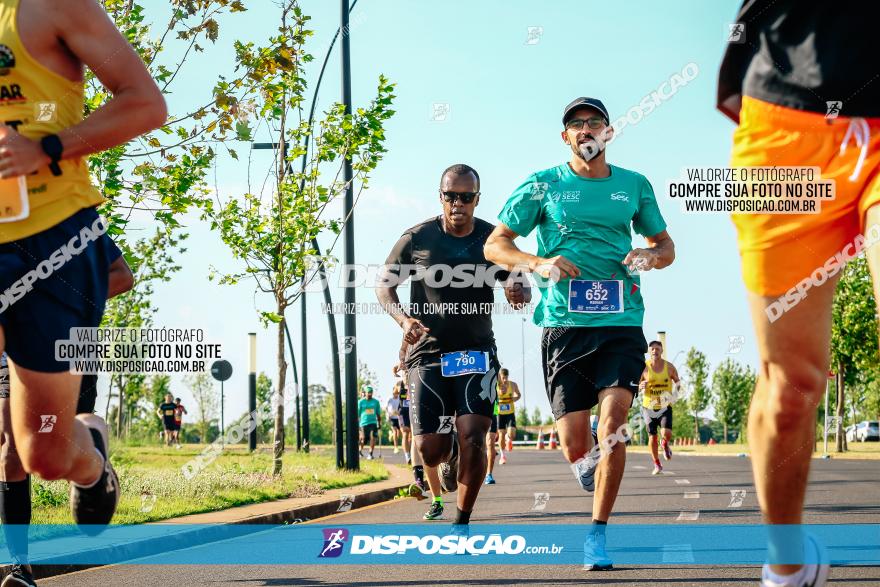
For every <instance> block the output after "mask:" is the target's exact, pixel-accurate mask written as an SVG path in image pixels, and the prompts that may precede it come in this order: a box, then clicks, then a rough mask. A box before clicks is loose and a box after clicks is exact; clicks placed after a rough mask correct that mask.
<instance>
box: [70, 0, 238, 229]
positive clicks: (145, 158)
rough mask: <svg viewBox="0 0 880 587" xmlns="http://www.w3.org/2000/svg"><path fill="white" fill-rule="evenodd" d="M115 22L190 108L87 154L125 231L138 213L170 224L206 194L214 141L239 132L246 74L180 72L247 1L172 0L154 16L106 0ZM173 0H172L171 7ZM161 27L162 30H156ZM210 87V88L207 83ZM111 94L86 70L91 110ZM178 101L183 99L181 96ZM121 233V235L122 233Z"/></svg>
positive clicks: (131, 2)
mask: <svg viewBox="0 0 880 587" xmlns="http://www.w3.org/2000/svg"><path fill="white" fill-rule="evenodd" d="M101 2H102V4H103V5H104V9H105V10H106V11H107V14H108V15H109V16H110V18H112V19H113V21H114V22H115V23H116V26H117V28H118V29H119V30H120V31H121V32H122V34H123V35H124V36H125V37H126V39H127V40H128V42H129V43H130V44H131V46H132V47H133V48H134V50H135V51H136V52H137V53H138V54H139V55H140V56H141V58H142V59H143V61H144V63H145V64H146V66H147V69H148V70H149V72H150V75H151V76H152V77H153V78H154V79H155V80H156V82H157V83H158V85H159V89H160V90H161V91H162V93H163V94H166V95H172V94H173V95H174V96H175V97H181V96H185V97H187V98H188V101H189V103H188V107H184V108H183V109H182V110H181V111H178V112H171V113H169V119H168V122H167V123H166V124H165V126H163V127H161V128H160V129H158V130H156V131H153V132H150V133H147V134H145V135H143V136H141V137H139V138H138V139H135V140H132V141H130V142H129V143H127V144H125V145H120V146H119V147H115V148H113V149H109V150H107V151H103V152H101V153H95V154H93V155H91V156H90V157H89V168H90V170H91V172H92V173H93V174H94V175H95V176H96V178H97V180H98V186H99V187H100V189H101V191H102V193H103V195H104V197H105V198H107V203H106V204H105V205H103V206H102V207H101V208H100V211H101V213H102V214H103V215H104V216H105V217H107V218H108V219H109V220H110V224H111V226H112V227H113V230H114V231H116V232H117V233H119V232H120V231H122V230H123V228H124V227H125V226H126V225H127V224H128V223H129V221H130V219H131V217H132V215H133V214H144V213H146V214H148V215H150V216H151V217H152V218H154V219H155V220H156V221H158V222H159V225H160V227H161V228H162V229H164V230H171V229H173V228H176V227H177V226H179V221H178V218H179V216H180V215H182V214H183V213H185V212H186V211H187V210H188V209H189V208H190V207H191V206H193V205H194V204H196V203H198V202H200V201H201V200H202V199H203V197H204V195H205V192H204V189H203V188H204V184H205V178H206V174H207V171H208V170H209V169H210V167H211V165H212V163H213V161H214V157H215V152H214V150H213V148H212V147H211V146H210V144H211V143H210V142H209V141H211V142H219V144H223V143H224V141H225V140H226V139H228V138H237V135H238V133H237V132H236V128H235V127H236V115H237V110H236V107H239V106H240V104H239V101H238V100H237V98H236V96H235V95H234V92H235V91H236V90H237V89H238V88H240V87H242V86H243V85H245V82H246V76H245V75H243V74H242V75H239V76H237V77H235V78H234V79H232V80H227V79H226V78H225V77H223V76H220V77H219V79H218V81H217V82H216V84H214V87H213V88H212V87H211V86H210V85H209V86H193V85H192V84H190V83H189V82H188V81H187V80H186V79H185V76H183V75H181V73H182V72H184V71H185V70H186V68H187V62H188V58H189V57H190V56H191V55H192V53H193V52H201V51H203V50H204V44H206V43H211V44H213V43H215V42H216V41H217V39H218V35H219V31H220V25H219V20H220V19H221V17H223V16H224V15H227V14H234V13H239V12H243V11H244V10H245V7H244V4H243V3H242V2H241V0H169V2H170V5H171V11H170V16H169V17H168V18H167V20H163V21H160V22H159V23H157V24H154V23H156V20H157V19H156V17H155V15H151V16H148V15H147V14H146V10H145V9H144V5H143V4H142V3H140V2H137V1H135V0H101ZM167 5H168V4H167V3H166V6H167ZM154 31H158V34H154ZM202 88H204V89H202ZM111 98H112V96H111V95H110V93H109V92H108V91H107V90H106V88H104V86H103V85H102V84H101V82H100V80H99V79H98V78H97V77H96V76H95V75H94V73H93V72H91V71H90V70H87V71H86V74H85V104H84V108H85V113H86V116H88V114H89V113H90V112H92V111H94V110H96V109H97V108H98V107H100V106H101V105H103V104H104V103H105V102H107V101H108V100H110V99H111ZM175 103H176V104H180V103H181V101H180V100H179V99H178V100H175ZM117 237H122V235H121V234H117Z"/></svg>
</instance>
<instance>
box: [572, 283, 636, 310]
mask: <svg viewBox="0 0 880 587" xmlns="http://www.w3.org/2000/svg"><path fill="white" fill-rule="evenodd" d="M568 309H569V311H570V312H581V313H585V314H598V313H601V314H605V313H619V312H623V281H621V280H619V279H601V280H592V279H572V280H571V281H570V282H569V284H568Z"/></svg>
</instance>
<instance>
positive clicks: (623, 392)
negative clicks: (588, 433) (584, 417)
mask: <svg viewBox="0 0 880 587" xmlns="http://www.w3.org/2000/svg"><path fill="white" fill-rule="evenodd" d="M632 398H633V394H632V392H631V391H629V390H627V389H624V388H622V387H609V388H606V389H603V390H602V391H600V392H599V414H600V416H599V428H598V435H599V445H600V446H601V447H604V446H610V447H611V448H610V450H605V448H603V449H602V460H601V461H600V462H599V466H598V467H597V469H596V492H595V493H594V494H593V519H594V520H599V521H602V522H607V521H608V518H609V517H610V516H611V510H612V508H613V507H614V502H615V500H616V499H617V492H618V490H619V489H620V482H621V480H622V479H623V469H624V466H625V465H626V443H625V442H622V441H618V442H616V443H612V442H611V441H612V440H613V439H614V435H615V434H617V430H618V429H619V428H620V427H621V426H623V425H624V424H626V415H627V412H628V411H629V407H630V405H631V404H632Z"/></svg>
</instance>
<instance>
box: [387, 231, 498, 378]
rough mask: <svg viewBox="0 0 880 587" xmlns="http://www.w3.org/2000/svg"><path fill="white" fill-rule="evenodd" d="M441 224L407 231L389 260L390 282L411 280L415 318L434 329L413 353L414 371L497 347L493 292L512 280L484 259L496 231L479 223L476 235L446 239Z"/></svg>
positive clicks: (408, 358)
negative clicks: (434, 359) (450, 356)
mask: <svg viewBox="0 0 880 587" xmlns="http://www.w3.org/2000/svg"><path fill="white" fill-rule="evenodd" d="M442 222H443V221H442V218H441V217H440V216H437V217H435V218H430V219H428V220H426V221H424V222H422V223H421V224H418V225H416V226H413V227H412V228H410V229H408V230H407V231H405V232H404V233H403V235H402V236H401V237H400V239H399V240H398V241H397V243H396V244H395V245H394V248H392V250H391V254H390V255H388V259H387V260H386V261H385V264H386V267H385V268H386V272H387V275H388V276H391V277H392V279H391V281H396V283H397V284H402V283H403V282H404V281H405V280H406V279H407V278H410V315H411V316H413V317H414V318H418V319H419V320H420V321H421V322H422V323H423V324H424V325H425V326H426V327H428V329H429V330H430V332H428V333H425V335H424V336H422V338H421V340H419V341H418V342H417V343H416V344H415V345H412V346H411V347H410V348H409V351H408V352H407V356H406V363H407V365H410V366H412V365H413V364H417V363H418V361H419V360H420V359H422V358H425V357H428V356H432V355H436V354H438V353H446V352H453V351H460V350H485V349H489V348H492V347H494V346H495V337H494V335H493V333H492V312H491V305H492V303H493V302H494V300H495V294H494V289H493V288H494V286H495V284H496V283H503V282H504V281H506V280H507V278H508V277H509V276H510V273H509V272H507V271H505V270H503V269H502V268H501V267H499V266H498V265H495V264H493V263H490V262H488V261H487V260H486V257H485V256H484V255H483V246H484V245H485V244H486V239H488V238H489V235H490V234H491V233H492V230H493V229H494V228H495V227H494V225H492V224H491V223H489V222H486V221H485V220H481V219H479V218H474V230H473V231H472V232H471V233H470V234H469V235H467V236H463V237H457V236H453V235H450V234H447V233H446V232H445V231H444V230H443V224H442ZM382 283H383V282H381V281H380V285H381V284H382ZM384 284H385V285H388V284H389V282H388V281H385V282H384Z"/></svg>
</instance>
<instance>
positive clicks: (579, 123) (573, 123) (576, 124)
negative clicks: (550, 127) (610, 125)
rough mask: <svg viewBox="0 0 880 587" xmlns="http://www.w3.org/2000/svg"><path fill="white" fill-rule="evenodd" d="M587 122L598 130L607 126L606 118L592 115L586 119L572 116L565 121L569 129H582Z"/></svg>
mask: <svg viewBox="0 0 880 587" xmlns="http://www.w3.org/2000/svg"><path fill="white" fill-rule="evenodd" d="M585 124H586V125H587V126H588V127H590V128H591V129H593V130H596V129H600V128H602V127H603V126H605V119H604V118H601V117H599V116H591V117H589V118H586V119H584V118H572V119H571V120H569V121H568V122H566V123H565V128H567V129H568V130H581V129H582V128H584V125H585Z"/></svg>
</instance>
